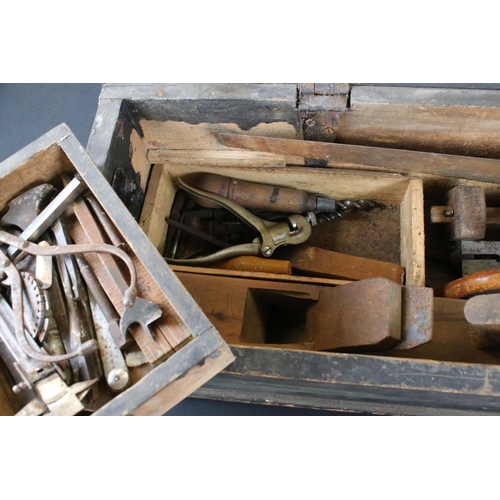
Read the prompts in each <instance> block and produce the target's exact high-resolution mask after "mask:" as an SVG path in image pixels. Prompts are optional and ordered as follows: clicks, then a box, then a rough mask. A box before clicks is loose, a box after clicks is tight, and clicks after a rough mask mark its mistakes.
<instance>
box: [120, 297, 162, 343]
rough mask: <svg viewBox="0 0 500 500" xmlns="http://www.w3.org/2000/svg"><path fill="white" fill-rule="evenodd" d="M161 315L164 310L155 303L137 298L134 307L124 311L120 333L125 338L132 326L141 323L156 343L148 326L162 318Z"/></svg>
mask: <svg viewBox="0 0 500 500" xmlns="http://www.w3.org/2000/svg"><path fill="white" fill-rule="evenodd" d="M161 315H162V310H161V309H160V308H159V307H158V306H157V305H156V304H155V303H154V302H151V301H150V300H144V299H141V298H139V297H137V298H136V299H135V303H134V305H133V306H132V307H126V308H125V309H124V310H123V314H122V318H121V321H120V331H121V334H122V335H123V338H125V335H126V334H127V330H128V328H129V326H130V325H132V324H134V323H139V325H141V327H142V328H143V329H144V330H145V332H146V333H147V334H148V336H149V337H150V338H151V340H153V342H154V341H155V339H154V337H153V334H152V332H151V330H150V329H149V326H148V325H149V324H150V323H152V322H153V321H155V320H157V319H158V318H160V317H161Z"/></svg>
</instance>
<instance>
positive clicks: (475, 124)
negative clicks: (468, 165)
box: [337, 86, 500, 158]
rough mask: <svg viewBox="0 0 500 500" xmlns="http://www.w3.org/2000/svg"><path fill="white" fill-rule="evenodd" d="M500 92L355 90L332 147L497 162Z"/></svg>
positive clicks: (381, 87)
mask: <svg viewBox="0 0 500 500" xmlns="http://www.w3.org/2000/svg"><path fill="white" fill-rule="evenodd" d="M499 95H500V92H499V91H498V90H484V89H481V90H478V89H468V90H464V89H442V88H441V89H438V88H401V87H399V88H398V87H387V86H377V87H375V86H359V87H357V86H354V87H352V90H351V99H350V109H349V111H348V112H347V113H345V114H344V117H343V119H342V122H341V126H340V129H339V132H338V135H337V142H342V143H348V144H362V145H365V146H382V147H390V148H403V149H411V150H415V151H430V152H436V153H447V154H455V155H466V156H481V157H488V158H500V128H499V125H500V108H499V106H498V103H499Z"/></svg>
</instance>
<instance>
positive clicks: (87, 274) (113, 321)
mask: <svg viewBox="0 0 500 500" xmlns="http://www.w3.org/2000/svg"><path fill="white" fill-rule="evenodd" d="M75 260H76V263H77V265H78V268H79V270H80V273H81V275H82V277H83V280H84V281H85V284H86V285H87V287H88V289H89V291H90V293H91V295H92V296H93V298H94V299H95V301H96V302H97V303H98V304H99V308H100V309H101V311H102V314H103V315H104V317H105V318H106V321H107V328H108V330H109V333H110V334H111V336H112V337H113V340H114V342H115V344H116V345H117V346H118V347H119V348H122V347H124V346H125V344H126V341H125V338H124V336H123V335H122V333H121V330H120V316H119V315H118V313H117V312H116V310H115V308H114V307H113V304H112V303H111V302H110V300H109V298H108V296H107V295H106V292H105V291H104V290H103V288H102V286H101V284H100V282H99V280H98V279H97V276H96V275H95V274H94V271H93V270H92V268H91V267H90V265H89V263H88V262H87V261H86V260H85V259H84V258H83V257H82V256H81V255H78V254H77V255H75Z"/></svg>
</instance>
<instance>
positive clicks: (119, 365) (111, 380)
mask: <svg viewBox="0 0 500 500" xmlns="http://www.w3.org/2000/svg"><path fill="white" fill-rule="evenodd" d="M90 305H91V308H92V317H93V320H94V325H95V329H96V335H97V342H98V343H99V354H100V357H101V361H102V367H103V370H104V375H105V378H106V383H107V384H108V386H109V388H110V389H111V390H112V391H116V392H120V391H123V390H124V389H125V388H126V387H127V386H128V384H129V382H130V374H129V371H128V368H127V365H126V364H125V358H124V357H123V354H122V352H121V351H120V349H119V348H118V346H117V345H116V343H115V341H114V339H113V337H112V335H111V333H110V331H109V323H108V320H107V319H106V317H105V315H104V314H103V312H102V310H101V308H100V305H99V304H98V303H97V301H96V300H95V299H94V298H93V297H91V298H90Z"/></svg>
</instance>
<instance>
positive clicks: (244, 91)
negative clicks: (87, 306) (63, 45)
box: [88, 84, 500, 414]
mask: <svg viewBox="0 0 500 500" xmlns="http://www.w3.org/2000/svg"><path fill="white" fill-rule="evenodd" d="M331 87H332V88H331V89H330V90H332V89H333V91H332V92H330V93H329V95H323V94H322V93H324V89H323V87H322V86H318V87H317V88H318V92H317V93H316V87H314V88H315V91H314V95H306V96H304V95H302V90H300V89H301V88H300V87H298V86H297V85H296V84H284V85H278V84H276V85H257V84H248V85H246V84H245V85H224V84H219V85H217V84H214V85H194V84H193V85H191V84H186V85H181V84H171V85H139V86H131V85H106V86H104V87H103V90H102V93H101V98H100V105H99V108H98V111H97V115H96V119H95V123H94V128H93V130H92V135H91V137H90V140H89V144H88V152H89V154H90V155H91V156H92V158H93V159H94V161H95V162H96V164H97V165H98V167H99V168H100V169H101V171H102V173H103V174H104V176H105V177H106V178H107V179H108V181H109V182H110V184H111V185H112V186H113V188H114V189H115V191H116V192H117V193H118V194H119V196H120V198H121V199H122V200H124V202H125V204H126V205H127V207H128V208H129V209H130V210H131V212H132V213H133V215H134V216H135V217H136V219H137V220H138V221H139V224H140V226H141V227H142V228H143V230H144V232H145V233H146V234H148V236H149V238H150V239H151V241H152V242H153V244H154V245H155V246H156V247H157V248H159V249H160V250H161V249H162V245H163V244H164V241H165V235H166V231H167V225H166V223H165V216H166V215H168V214H169V211H170V207H171V204H172V199H173V196H174V189H173V184H172V180H171V178H172V177H175V176H178V175H183V174H184V173H192V172H217V173H221V174H224V175H230V176H233V177H236V178H240V179H244V180H254V181H260V182H264V181H265V182H269V183H274V184H279V185H283V186H293V187H299V188H303V189H306V190H308V191H313V192H321V193H324V194H327V195H330V196H333V197H337V198H352V197H358V196H362V197H371V198H373V199H375V200H378V201H380V202H384V203H386V204H388V205H392V206H394V207H395V209H394V212H393V214H392V215H393V216H394V217H391V214H390V213H385V214H383V215H382V216H381V217H380V219H379V220H378V221H374V222H376V223H378V224H380V226H379V228H378V237H379V238H378V240H380V241H381V242H382V246H381V247H380V248H379V249H378V250H379V251H380V253H379V254H377V253H376V252H377V248H376V245H375V242H376V241H377V238H374V237H373V235H374V234H375V235H376V232H375V233H372V234H371V235H369V234H368V233H367V232H366V231H365V229H366V227H365V228H363V225H362V223H360V225H359V226H358V227H357V228H356V224H357V222H356V220H352V221H346V222H345V224H346V228H345V229H344V228H342V227H341V226H340V225H337V226H335V225H334V224H332V226H331V228H329V230H325V232H324V233H322V234H321V238H320V239H319V240H318V241H316V242H315V243H317V244H318V246H321V239H322V238H323V242H326V241H328V243H332V242H335V240H334V237H335V233H336V232H342V231H344V233H341V234H343V235H346V234H347V229H348V228H349V229H351V230H352V232H353V234H352V235H351V236H352V238H353V240H352V241H356V242H357V245H354V246H352V247H349V248H346V247H335V246H333V247H332V246H329V248H331V249H337V250H340V251H342V250H345V251H347V250H348V251H350V252H352V253H354V254H357V255H361V256H366V257H372V258H379V259H382V260H395V261H398V262H400V263H401V264H402V265H403V266H404V267H405V269H406V284H413V285H424V284H425V281H426V270H425V263H424V262H425V259H424V251H425V236H424V202H425V203H427V202H429V201H430V202H437V203H438V204H442V203H439V202H440V200H441V198H442V197H443V196H444V195H445V193H446V191H447V190H448V189H450V188H451V187H453V186H455V185H457V184H479V185H482V186H483V187H484V188H485V192H486V195H487V198H488V199H490V200H498V199H499V192H500V186H499V185H497V184H494V183H491V182H488V183H486V182H476V181H475V180H464V179H461V178H460V177H459V176H457V175H455V178H453V176H451V177H449V176H448V173H447V172H446V171H443V175H442V176H441V175H439V174H440V172H439V171H438V172H434V173H432V174H430V175H424V176H421V177H420V178H414V177H413V176H411V175H410V176H408V175H406V176H401V175H396V174H387V173H386V174H379V173H374V172H360V171H352V170H350V171H342V168H341V167H342V165H339V164H335V159H333V161H332V166H334V167H336V168H335V169H329V168H322V167H324V165H315V164H314V162H313V163H308V162H307V160H306V161H304V159H303V158H296V157H289V156H284V155H277V154H270V153H263V152H251V151H245V150H235V149H231V148H227V147H224V146H223V145H222V144H221V143H220V141H219V138H218V134H219V133H233V134H250V135H260V136H267V137H280V138H291V139H312V140H327V139H325V136H328V135H329V136H330V140H333V138H334V137H335V134H337V141H338V142H344V143H350V144H361V145H385V146H387V145H391V146H392V147H400V148H405V147H406V148H408V149H412V147H414V148H415V149H419V150H424V151H426V150H427V151H438V152H445V153H456V152H459V153H460V154H463V148H462V149H460V140H461V138H462V137H463V136H464V134H466V132H467V126H466V124H465V123H460V124H459V125H458V126H457V128H458V130H455V129H453V127H451V130H450V125H449V123H450V122H449V117H448V115H449V114H450V113H451V114H453V113H455V114H456V110H454V107H455V106H456V101H457V99H459V97H460V96H459V95H458V94H457V93H455V94H454V96H452V97H454V98H451V101H450V102H449V103H448V102H447V101H446V94H443V92H439V91H435V92H434V91H433V92H431V95H430V96H424V100H425V99H428V100H429V102H428V103H427V102H424V105H423V106H419V103H418V102H417V104H416V105H415V106H409V100H410V101H411V97H408V94H411V92H409V93H407V94H405V92H403V91H397V90H396V91H395V92H394V96H395V98H394V102H393V103H390V102H389V103H388V102H386V101H390V89H382V90H380V89H377V88H368V90H367V89H366V88H363V87H354V88H352V90H351V89H349V88H348V90H347V93H346V90H345V89H344V88H343V87H342V86H336V85H333V84H332V85H331ZM370 92H371V93H372V94H373V95H374V96H375V98H374V99H373V102H369V101H370V99H369V96H370V95H371V94H370ZM326 94H328V92H326ZM417 94H418V96H420V97H421V96H422V93H417ZM423 94H425V92H423ZM443 95H444V96H445V98H444V100H445V101H446V103H445V104H444V107H445V108H446V109H444V110H443V109H442V108H441V107H440V106H441V105H440V104H439V98H442V97H443ZM461 95H462V97H463V94H461ZM436 96H437V97H436ZM448 97H449V96H448ZM382 98H383V99H382ZM380 99H382V101H380ZM436 99H437V101H436ZM471 99H472V101H471V102H472V104H471V106H472V107H474V106H475V105H476V104H477V102H481V103H482V104H484V103H485V102H486V101H488V99H490V101H491V96H489V97H488V96H486V101H485V99H482V98H477V96H472V98H471ZM478 99H479V100H478ZM414 100H415V99H414ZM476 101H477V102H476ZM490 101H488V102H490ZM348 102H349V103H350V107H348V106H347V103H348ZM436 102H438V104H437V105H436ZM339 103H340V104H339ZM342 103H343V105H344V109H341V108H342ZM328 106H331V107H330V108H328ZM346 106H347V107H348V109H347V108H346ZM447 106H449V108H448V107H447ZM452 108H453V109H452ZM388 109H390V110H391V112H390V113H388V112H386V111H387V110H388ZM470 109H472V108H470ZM470 109H469V110H466V112H465V113H464V112H463V110H462V116H465V115H467V113H468V115H467V119H468V123H477V122H478V120H479V121H481V119H480V117H479V116H477V113H475V112H474V111H470ZM474 109H476V108H474ZM325 110H326V113H325ZM429 112H432V113H434V115H433V116H435V117H436V118H435V124H434V125H432V123H433V122H432V121H429V116H428V115H429ZM491 113H492V114H493V116H494V115H495V110H494V109H493V107H492V108H491ZM394 116H397V117H398V121H397V123H396V122H395V121H394V118H393V117H394ZM454 116H455V115H454ZM424 122H425V123H426V124H427V126H428V127H431V129H432V131H431V132H426V134H425V135H423V136H422V137H420V136H419V132H418V130H419V126H420V125H419V124H420V123H424ZM312 124H316V125H314V126H313V125H312ZM318 124H321V126H322V127H323V128H322V129H320V130H319V129H318V127H317V125H318ZM432 127H434V128H432ZM443 127H444V129H446V130H445V132H442V130H443ZM311 128H314V129H315V130H314V131H313V132H311V130H310V129H311ZM438 133H442V134H443V135H442V138H444V140H443V141H442V142H440V141H438V140H437V134H438ZM315 134H316V135H315ZM429 137H432V141H429V140H428V139H429ZM372 138H375V139H373V140H372ZM370 141H371V142H370ZM373 141H375V142H373ZM474 141H475V142H474V144H473V147H475V148H476V149H477V155H478V156H487V155H486V154H484V151H483V149H484V144H483V142H482V141H481V139H480V138H478V137H476V136H474ZM476 143H477V144H476ZM476 146H477V147H476ZM471 147H472V146H471ZM482 148H483V149H482ZM367 153H368V149H367ZM475 153H476V151H475V152H473V153H471V154H475ZM356 154H357V162H358V163H357V164H356V165H355V166H356V168H357V169H358V170H372V168H371V167H372V166H373V165H372V164H371V163H370V162H369V161H368V160H366V161H365V160H364V157H363V154H362V153H356ZM348 156H349V155H348ZM351 157H352V155H351ZM383 157H384V155H380V156H379V157H378V160H377V161H378V162H379V163H380V161H382V160H380V158H383ZM394 158H395V161H393V163H392V165H391V166H390V167H392V168H394V164H396V167H397V162H398V161H399V160H398V156H397V155H396V156H394ZM401 158H403V157H401ZM450 158H451V157H450ZM401 161H404V160H401ZM339 163H341V161H339ZM440 165H443V163H441V164H440ZM349 166H350V167H351V166H352V165H349ZM376 166H377V168H378V167H379V166H380V164H377V165H376ZM382 166H383V165H382ZM450 171H453V168H452V166H450ZM499 182H500V178H499ZM422 184H423V189H422ZM130 186H133V189H130ZM349 223H350V226H348V224H349ZM330 230H331V233H330ZM341 239H345V238H341ZM342 244H347V242H346V241H343V242H342ZM353 248H354V250H353ZM389 255H390V258H388V256H389ZM394 256H395V257H394ZM433 272H434V271H433ZM211 319H212V320H213V321H214V322H216V321H215V320H216V318H215V317H214V318H211ZM448 319H449V318H448ZM449 325H450V323H441V322H440V321H437V322H436V323H435V324H434V331H435V333H436V334H437V335H436V338H437V340H436V342H434V341H433V348H432V349H431V348H429V347H428V345H427V346H421V347H419V348H417V349H413V350H409V351H404V352H403V351H388V352H383V353H376V354H375V353H374V354H363V355H359V354H340V353H320V352H306V351H298V350H288V349H280V348H276V347H266V346H265V345H263V346H259V347H255V346H252V347H248V346H244V345H237V340H236V339H234V342H231V347H232V351H233V353H234V354H235V355H236V361H235V362H234V363H233V364H232V365H231V366H229V367H228V368H227V369H225V370H224V371H223V372H221V373H220V374H219V375H217V376H216V377H214V378H213V379H212V380H211V381H210V382H208V383H207V384H205V385H204V386H203V387H202V388H201V389H199V390H198V391H196V392H195V393H194V396H196V397H202V398H213V399H222V400H228V401H242V402H253V403H261V404H283V405H291V406H303V407H313V408H322V409H337V410H338V409H343V410H346V411H373V412H380V413H406V414H468V413H471V412H473V413H474V412H476V413H495V414H496V413H499V410H498V408H499V405H500V385H498V384H497V383H496V381H499V380H500V369H499V368H497V366H496V365H497V364H498V363H500V357H499V356H498V355H496V354H492V353H484V352H480V351H479V350H477V354H474V355H470V356H469V357H468V358H465V360H466V361H468V362H467V363H463V362H456V361H462V360H464V358H461V357H460V356H461V355H460V354H459V353H458V351H455V350H454V349H455V347H456V346H458V345H460V346H462V347H463V346H465V345H466V344H467V342H468V340H467V339H468V335H469V332H466V331H453V332H448V331H447V330H446V328H448V327H449ZM440 342H441V344H440ZM436 345H437V349H434V348H435V346H436ZM443 346H444V349H443V351H442V352H441V351H440V347H443Z"/></svg>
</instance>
